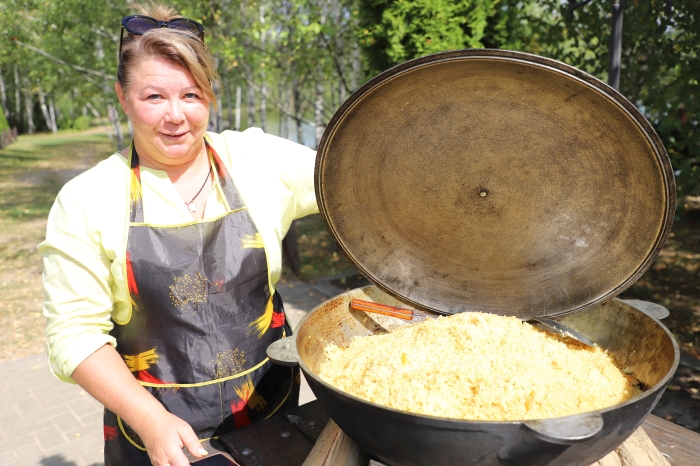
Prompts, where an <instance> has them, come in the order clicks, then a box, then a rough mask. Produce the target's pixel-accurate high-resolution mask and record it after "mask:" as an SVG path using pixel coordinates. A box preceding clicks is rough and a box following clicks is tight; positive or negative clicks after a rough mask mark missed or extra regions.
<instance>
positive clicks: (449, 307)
mask: <svg viewBox="0 0 700 466" xmlns="http://www.w3.org/2000/svg"><path fill="white" fill-rule="evenodd" d="M315 177H316V179H315V181H316V194H317V198H318V202H319V206H320V210H321V215H322V217H323V219H324V221H325V223H326V226H327V227H328V230H329V231H330V233H331V235H332V236H333V239H334V240H335V242H336V243H337V244H338V246H339V247H340V249H341V250H342V251H343V253H344V254H345V255H346V256H347V258H348V259H349V260H350V261H351V262H352V263H353V264H354V265H355V266H356V267H357V268H358V269H359V270H360V271H361V272H362V274H363V275H365V276H366V277H367V278H368V279H369V280H371V281H372V282H374V283H375V284H376V285H378V286H379V287H380V288H382V289H384V290H386V291H387V292H389V293H390V294H393V295H395V296H397V297H398V298H400V299H402V300H405V301H408V302H410V303H413V304H414V305H416V306H419V307H423V308H427V309H431V310H434V311H438V312H443V313H448V314H451V313H456V312H463V311H484V312H492V313H496V314H502V315H515V316H518V317H521V318H526V317H535V316H553V315H561V314H566V313H569V312H573V311H577V310H581V309H585V308H587V307H590V306H593V305H595V304H597V303H600V302H601V301H604V300H607V299H609V298H611V297H613V296H615V295H617V294H618V293H620V292H622V291H623V290H624V289H625V288H627V287H628V286H630V285H631V284H632V283H634V282H635V281H636V280H637V279H638V278H639V277H640V276H641V275H642V273H644V271H645V270H646V269H647V268H648V267H649V265H650V264H651V263H652V261H653V259H654V257H655V256H656V255H657V254H658V252H659V250H660V249H661V247H662V246H663V244H664V242H665V240H666V237H667V235H668V233H669V231H670V228H671V223H672V220H673V214H674V206H675V187H674V181H673V172H672V168H671V164H670V162H669V159H668V156H667V155H666V152H665V150H664V148H663V145H662V143H661V141H660V140H659V138H658V136H657V135H656V133H655V132H654V130H653V129H652V127H651V126H650V125H649V123H648V122H647V121H646V119H645V118H644V117H643V115H642V114H641V113H640V112H639V111H638V110H637V109H636V108H635V107H634V106H633V105H632V104H631V103H630V102H629V101H627V100H626V99H625V98H624V97H623V96H622V95H621V94H619V93H618V92H616V91H615V90H613V89H612V88H610V87H609V86H607V85H606V84H604V83H603V82H601V81H599V80H597V79H596V78H594V77H592V76H590V75H588V74H586V73H584V72H581V71H579V70H577V69H575V68H572V67H570V66H568V65H565V64H563V63H560V62H557V61H554V60H550V59H546V58H542V57H538V56H534V55H529V54H523V53H516V52H509V51H502V50H463V51H456V52H446V53H440V54H436V55H431V56H427V57H423V58H419V59H416V60H412V61H409V62H406V63H404V64H402V65H399V66H397V67H395V68H392V69H390V70H388V71H386V72H384V73H382V74H380V75H379V76H377V77H375V78H374V79H372V80H371V81H369V82H368V83H367V84H365V85H364V86H363V87H362V88H361V89H359V90H358V91H357V92H355V93H354V94H353V95H352V96H351V97H350V98H349V99H348V101H346V102H345V103H344V104H343V106H342V107H341V108H340V109H339V110H338V112H336V114H335V115H334V117H333V119H332V120H331V121H330V123H329V125H328V128H327V129H326V131H325V133H324V135H323V138H322V140H321V143H320V145H319V149H318V153H317V158H316V174H315Z"/></svg>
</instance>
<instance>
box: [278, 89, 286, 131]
mask: <svg viewBox="0 0 700 466" xmlns="http://www.w3.org/2000/svg"><path fill="white" fill-rule="evenodd" d="M277 101H278V102H279V103H282V102H284V100H283V99H282V87H281V83H279V82H278V83H277ZM285 105H286V104H285ZM279 113H280V118H279V121H278V123H277V134H279V136H280V137H281V138H283V137H285V135H284V120H285V116H284V112H283V111H281V110H280V112H279Z"/></svg>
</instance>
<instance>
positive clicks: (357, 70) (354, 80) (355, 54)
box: [350, 44, 362, 92]
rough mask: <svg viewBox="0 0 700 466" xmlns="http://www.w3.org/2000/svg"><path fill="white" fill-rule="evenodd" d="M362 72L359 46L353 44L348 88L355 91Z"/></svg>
mask: <svg viewBox="0 0 700 466" xmlns="http://www.w3.org/2000/svg"><path fill="white" fill-rule="evenodd" d="M361 73H362V62H361V61H360V47H359V46H358V45H357V44H354V45H353V47H352V73H351V74H350V90H351V91H352V92H355V91H356V90H357V87H358V81H359V80H360V74H361Z"/></svg>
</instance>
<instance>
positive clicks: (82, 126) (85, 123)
mask: <svg viewBox="0 0 700 466" xmlns="http://www.w3.org/2000/svg"><path fill="white" fill-rule="evenodd" d="M71 126H72V127H73V129H76V130H78V131H84V130H86V129H88V128H89V127H90V117H88V116H87V115H80V116H79V117H78V118H76V119H75V120H73V124H72V125H71Z"/></svg>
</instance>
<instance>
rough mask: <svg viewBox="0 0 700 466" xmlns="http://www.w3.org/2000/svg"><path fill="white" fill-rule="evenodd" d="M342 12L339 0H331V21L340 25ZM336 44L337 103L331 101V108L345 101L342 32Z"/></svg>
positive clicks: (334, 94)
mask: <svg viewBox="0 0 700 466" xmlns="http://www.w3.org/2000/svg"><path fill="white" fill-rule="evenodd" d="M342 13H343V12H342V6H341V4H340V1H339V0H331V15H332V18H333V22H334V23H335V24H336V25H340V24H341V23H342V21H343V19H342ZM336 44H337V45H336V48H335V50H336V51H337V52H334V53H336V55H337V56H338V68H339V70H338V74H339V79H338V86H337V89H338V94H337V96H338V105H337V106H336V103H335V102H333V105H332V106H331V108H332V109H333V110H335V109H336V108H338V107H339V106H341V105H342V104H343V102H345V99H346V90H345V83H346V82H347V81H346V80H345V79H344V78H345V56H344V52H345V40H344V39H343V36H342V34H338V37H337V39H336ZM332 95H333V96H336V93H335V92H333V93H332Z"/></svg>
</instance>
